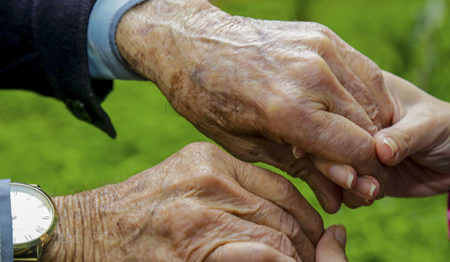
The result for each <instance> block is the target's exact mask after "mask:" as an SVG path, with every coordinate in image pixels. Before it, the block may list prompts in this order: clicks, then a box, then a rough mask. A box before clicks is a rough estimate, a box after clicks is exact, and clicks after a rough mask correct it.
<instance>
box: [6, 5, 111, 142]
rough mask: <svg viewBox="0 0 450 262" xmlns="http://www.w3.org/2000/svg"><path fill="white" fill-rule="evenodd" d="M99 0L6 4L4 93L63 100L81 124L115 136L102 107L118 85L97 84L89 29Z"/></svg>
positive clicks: (103, 82)
mask: <svg viewBox="0 0 450 262" xmlns="http://www.w3.org/2000/svg"><path fill="white" fill-rule="evenodd" d="M94 3H95V0H0V88H1V89H26V90H32V91H35V92H38V93H40V94H42V95H46V96H52V97H55V98H57V99H59V100H61V101H63V102H64V103H65V104H66V106H67V107H68V108H69V109H70V111H72V113H73V114H74V115H75V116H76V117H78V118H79V119H81V120H84V121H87V122H89V123H92V124H94V125H95V126H97V127H99V128H100V129H102V130H103V131H105V132H106V133H108V134H109V135H110V136H111V137H115V131H114V127H113V126H112V124H111V121H110V119H109V117H108V115H107V114H106V113H105V111H104V110H103V109H102V108H101V106H100V103H101V102H102V101H103V100H104V99H105V97H106V96H107V94H108V93H109V92H110V91H111V90H112V81H106V80H92V79H91V78H90V76H89V69H88V57H87V25H88V22H89V15H90V12H91V10H92V7H93V4H94Z"/></svg>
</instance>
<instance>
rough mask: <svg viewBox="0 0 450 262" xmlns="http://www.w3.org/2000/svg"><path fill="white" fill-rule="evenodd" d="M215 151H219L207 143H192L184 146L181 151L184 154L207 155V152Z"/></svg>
mask: <svg viewBox="0 0 450 262" xmlns="http://www.w3.org/2000/svg"><path fill="white" fill-rule="evenodd" d="M217 150H220V149H219V148H218V147H217V146H216V145H214V144H211V143H208V142H194V143H190V144H188V145H187V146H185V147H184V148H183V149H182V150H181V151H184V152H186V153H193V152H206V153H209V152H216V151H217Z"/></svg>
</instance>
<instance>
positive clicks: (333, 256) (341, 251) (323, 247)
mask: <svg viewBox="0 0 450 262" xmlns="http://www.w3.org/2000/svg"><path fill="white" fill-rule="evenodd" d="M346 242H347V233H346V231H345V228H344V227H343V226H331V227H329V228H328V229H327V230H325V233H324V234H323V236H322V238H321V239H320V241H319V244H318V245H317V250H316V261H317V262H345V261H348V259H347V256H346V255H345V245H346Z"/></svg>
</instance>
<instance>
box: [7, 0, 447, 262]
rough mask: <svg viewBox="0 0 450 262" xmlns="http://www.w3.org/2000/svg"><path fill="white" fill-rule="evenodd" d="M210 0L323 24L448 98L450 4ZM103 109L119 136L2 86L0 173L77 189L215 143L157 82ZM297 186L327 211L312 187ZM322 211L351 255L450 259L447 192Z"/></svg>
mask: <svg viewBox="0 0 450 262" xmlns="http://www.w3.org/2000/svg"><path fill="white" fill-rule="evenodd" d="M212 2H213V3H214V4H216V5H217V6H219V7H221V8H222V9H224V10H226V11H228V12H230V13H232V14H236V15H243V16H250V17H254V18H261V19H275V20H305V21H306V20H308V21H316V22H319V23H322V24H325V25H326V26H328V27H330V28H331V29H332V30H334V31H335V32H336V33H337V34H338V35H340V36H341V37H342V38H343V39H344V40H345V41H347V42H348V43H349V44H351V45H352V46H354V47H355V48H356V49H358V50H360V51H361V52H362V53H364V54H366V55H367V56H368V57H370V58H371V59H373V60H374V61H375V62H376V63H378V64H379V65H380V67H381V68H383V69H385V70H388V71H391V72H393V73H395V74H397V75H400V76H402V77H404V78H406V79H408V80H410V81H412V82H413V83H415V84H416V85H418V86H420V87H422V88H423V89H425V90H426V91H427V92H429V93H431V94H433V95H435V96H437V97H439V98H441V99H443V100H446V101H450V10H449V8H450V2H449V1H445V0H378V1H363V0H353V1H350V0H339V1H337V0H336V1H325V0H315V1H312V0H310V1H306V0H303V1H302V0H278V1H273V0H215V1H212ZM103 105H104V107H105V109H106V111H107V112H108V113H109V114H110V116H111V117H112V120H113V122H114V124H115V126H116V129H117V131H118V137H117V139H116V140H112V139H110V138H108V137H107V136H106V135H105V134H103V133H101V132H100V131H98V130H97V129H95V128H93V127H91V126H89V125H88V124H85V123H83V122H81V121H78V120H76V119H75V118H74V117H73V116H72V115H71V114H70V113H69V112H68V111H67V110H66V109H65V107H64V106H63V105H62V103H60V102H57V101H55V100H53V99H50V98H44V97H40V96H37V95H35V94H32V93H28V92H23V91H1V95H0V126H1V128H0V136H1V139H0V159H1V160H0V165H1V170H2V171H1V173H0V178H7V177H10V178H12V179H13V180H15V181H22V182H29V183H39V184H40V185H42V186H43V187H44V188H45V189H46V190H47V191H48V192H50V193H51V194H53V195H60V194H70V193H75V192H80V191H83V190H87V189H93V188H96V187H99V186H102V185H104V184H108V183H117V182H119V181H122V180H125V179H126V178H127V177H129V176H131V175H133V174H136V173H138V172H140V171H142V170H144V169H147V168H149V167H151V166H153V165H155V164H157V163H159V162H161V161H162V160H164V159H165V158H167V157H168V156H169V155H171V154H172V153H174V152H176V151H177V150H179V149H180V148H182V147H183V146H184V145H186V144H188V143H190V142H194V141H208V139H207V138H205V137H204V136H203V135H201V134H200V133H199V132H198V131H196V130H195V129H194V128H193V127H192V126H191V125H190V124H189V123H188V122H187V121H185V120H184V119H183V118H182V117H180V116H178V115H177V114H176V113H175V112H174V111H173V109H172V108H171V107H170V105H169V104H168V103H167V102H166V101H165V99H164V97H163V96H162V95H161V94H160V92H159V91H158V89H157V88H156V87H155V86H154V85H153V84H151V83H139V82H125V81H117V82H116V83H115V90H114V92H113V93H112V94H111V95H110V96H109V97H108V99H107V100H106V102H105V103H104V104H103ZM294 183H295V184H296V185H297V186H298V187H299V189H300V191H301V192H302V193H303V194H304V195H305V196H306V198H307V199H308V200H309V201H310V202H311V203H312V204H313V205H314V206H315V207H316V208H317V209H318V210H320V212H322V211H321V209H320V208H319V206H318V204H317V201H316V200H315V198H314V197H313V194H312V193H311V191H310V190H309V189H308V188H307V187H306V186H305V185H304V184H303V183H302V182H300V181H297V180H295V181H294ZM322 214H323V212H322ZM323 215H324V221H325V224H326V225H330V224H334V223H342V224H344V225H345V226H346V227H347V229H348V233H349V240H348V256H349V258H350V261H374V262H375V261H411V262H412V261H450V242H449V241H448V239H447V224H446V223H447V222H446V196H445V195H441V196H436V197H429V198H423V199H392V198H385V199H383V200H381V201H378V202H376V203H375V204H374V205H373V206H372V207H370V208H361V209H357V210H350V209H348V208H342V209H341V210H340V211H339V213H337V214H335V215H327V214H323Z"/></svg>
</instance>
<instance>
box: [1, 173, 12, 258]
mask: <svg viewBox="0 0 450 262" xmlns="http://www.w3.org/2000/svg"><path fill="white" fill-rule="evenodd" d="M9 184H10V180H9V179H3V180H0V261H1V262H10V261H13V240H12V218H11V200H10V189H9Z"/></svg>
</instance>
